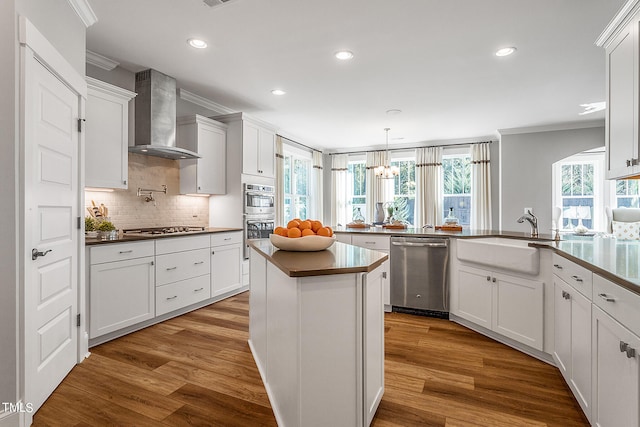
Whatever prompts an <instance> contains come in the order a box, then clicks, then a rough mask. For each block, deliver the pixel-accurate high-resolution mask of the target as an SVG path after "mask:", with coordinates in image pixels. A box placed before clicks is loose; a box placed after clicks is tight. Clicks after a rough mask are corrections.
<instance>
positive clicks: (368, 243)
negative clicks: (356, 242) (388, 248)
mask: <svg viewBox="0 0 640 427" xmlns="http://www.w3.org/2000/svg"><path fill="white" fill-rule="evenodd" d="M365 243H366V244H367V245H375V244H376V242H365Z"/></svg>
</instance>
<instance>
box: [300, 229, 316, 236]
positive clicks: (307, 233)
mask: <svg viewBox="0 0 640 427" xmlns="http://www.w3.org/2000/svg"><path fill="white" fill-rule="evenodd" d="M315 235H316V233H314V232H313V230H312V229H310V228H305V229H304V230H302V237H304V236H315Z"/></svg>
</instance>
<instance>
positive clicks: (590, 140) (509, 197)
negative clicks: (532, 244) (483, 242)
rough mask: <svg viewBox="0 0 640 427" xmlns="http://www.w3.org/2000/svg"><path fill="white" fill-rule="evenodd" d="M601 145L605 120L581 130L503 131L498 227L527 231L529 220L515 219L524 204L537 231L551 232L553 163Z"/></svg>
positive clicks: (507, 229)
mask: <svg viewBox="0 0 640 427" xmlns="http://www.w3.org/2000/svg"><path fill="white" fill-rule="evenodd" d="M603 145H604V123H602V126H598V127H591V128H583V129H570V130H556V131H543V132H528V133H518V134H511V133H510V134H503V135H502V136H501V141H500V175H499V182H500V186H501V194H500V197H499V207H498V210H499V219H500V227H501V229H502V230H504V231H525V232H526V231H529V230H530V227H529V224H528V223H526V222H525V223H523V224H518V223H517V222H516V220H517V219H518V218H519V217H520V216H522V214H523V210H524V208H525V207H531V208H533V213H534V214H535V215H536V216H537V217H538V229H539V231H540V234H551V214H552V212H551V211H552V206H553V200H552V193H551V185H552V183H551V175H552V173H551V172H552V165H553V163H555V162H557V161H558V160H561V159H564V158H565V157H568V156H570V155H572V154H576V153H579V152H582V151H585V150H589V149H592V148H596V147H601V146H603ZM494 221H495V218H494ZM494 228H495V227H494Z"/></svg>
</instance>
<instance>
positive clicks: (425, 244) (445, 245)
mask: <svg viewBox="0 0 640 427" xmlns="http://www.w3.org/2000/svg"><path fill="white" fill-rule="evenodd" d="M391 244H392V245H393V246H412V247H423V248H424V247H427V248H446V247H447V244H446V243H412V242H402V243H401V242H391Z"/></svg>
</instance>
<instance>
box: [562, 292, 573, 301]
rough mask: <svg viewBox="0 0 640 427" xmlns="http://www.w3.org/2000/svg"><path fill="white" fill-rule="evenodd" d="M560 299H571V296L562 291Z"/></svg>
mask: <svg viewBox="0 0 640 427" xmlns="http://www.w3.org/2000/svg"><path fill="white" fill-rule="evenodd" d="M562 298H564V299H571V294H570V293H569V292H566V291H562Z"/></svg>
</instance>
